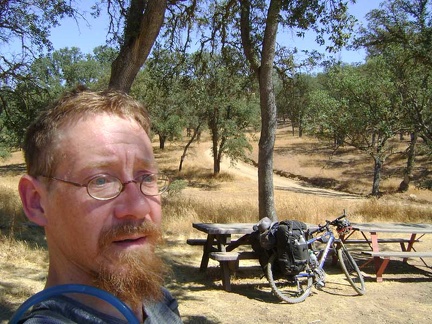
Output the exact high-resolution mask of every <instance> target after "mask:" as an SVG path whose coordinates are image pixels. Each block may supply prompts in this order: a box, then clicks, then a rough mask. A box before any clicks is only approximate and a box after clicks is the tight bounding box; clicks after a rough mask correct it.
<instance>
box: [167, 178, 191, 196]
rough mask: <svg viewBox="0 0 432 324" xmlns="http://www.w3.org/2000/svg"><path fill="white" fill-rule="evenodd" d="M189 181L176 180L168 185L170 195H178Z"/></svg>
mask: <svg viewBox="0 0 432 324" xmlns="http://www.w3.org/2000/svg"><path fill="white" fill-rule="evenodd" d="M187 185H188V183H187V181H186V180H181V179H180V180H174V181H173V182H171V183H170V185H169V187H168V196H170V197H172V196H177V195H179V194H180V193H181V192H182V190H183V189H185V188H186V187H187Z"/></svg>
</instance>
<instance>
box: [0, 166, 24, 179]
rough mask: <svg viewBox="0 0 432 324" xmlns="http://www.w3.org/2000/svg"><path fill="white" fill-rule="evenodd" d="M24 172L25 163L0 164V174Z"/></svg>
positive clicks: (11, 175)
mask: <svg viewBox="0 0 432 324" xmlns="http://www.w3.org/2000/svg"><path fill="white" fill-rule="evenodd" d="M25 172H26V165H25V163H15V164H8V165H2V166H0V176H2V177H3V176H10V177H14V176H18V175H22V174H24V173H25Z"/></svg>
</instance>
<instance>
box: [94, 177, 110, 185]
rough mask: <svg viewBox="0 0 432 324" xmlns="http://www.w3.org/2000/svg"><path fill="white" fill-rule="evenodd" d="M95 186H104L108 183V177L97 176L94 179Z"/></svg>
mask: <svg viewBox="0 0 432 324" xmlns="http://www.w3.org/2000/svg"><path fill="white" fill-rule="evenodd" d="M92 182H93V184H94V185H95V186H103V185H105V184H106V183H107V179H106V178H104V177H99V178H95V179H93V180H92Z"/></svg>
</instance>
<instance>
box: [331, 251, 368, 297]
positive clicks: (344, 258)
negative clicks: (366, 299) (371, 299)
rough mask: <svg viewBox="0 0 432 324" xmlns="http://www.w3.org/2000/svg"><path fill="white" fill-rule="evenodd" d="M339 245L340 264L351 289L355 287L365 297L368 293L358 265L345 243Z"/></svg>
mask: <svg viewBox="0 0 432 324" xmlns="http://www.w3.org/2000/svg"><path fill="white" fill-rule="evenodd" d="M338 244H340V247H339V248H338V249H337V253H338V258H339V263H340V265H341V267H342V270H343V272H344V273H345V276H346V277H347V279H348V281H349V283H350V285H351V287H353V288H354V290H355V291H356V292H357V293H358V294H359V295H364V293H365V292H366V290H365V283H364V279H363V275H362V274H361V272H360V269H359V267H358V265H357V263H356V262H355V260H354V258H353V257H352V256H351V254H350V253H349V251H348V250H347V248H346V247H345V245H343V243H338Z"/></svg>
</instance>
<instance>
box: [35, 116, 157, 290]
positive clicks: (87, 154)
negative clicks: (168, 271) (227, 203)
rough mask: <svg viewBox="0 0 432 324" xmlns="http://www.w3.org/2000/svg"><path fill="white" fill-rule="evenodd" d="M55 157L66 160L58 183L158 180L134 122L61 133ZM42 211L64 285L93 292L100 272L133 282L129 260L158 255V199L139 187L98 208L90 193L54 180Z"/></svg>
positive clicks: (100, 120) (108, 119)
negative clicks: (148, 177) (90, 286)
mask: <svg viewBox="0 0 432 324" xmlns="http://www.w3.org/2000/svg"><path fill="white" fill-rule="evenodd" d="M56 152H57V153H58V154H61V157H60V163H59V165H58V167H57V169H56V171H55V174H54V176H55V177H57V178H60V179H64V180H69V181H73V182H77V183H81V184H86V183H87V182H88V180H89V179H90V178H92V177H93V176H95V175H97V174H109V175H113V176H115V177H117V178H118V179H120V180H121V182H127V181H129V180H132V179H135V178H136V177H138V176H139V175H142V174H148V173H156V172H157V168H156V164H155V161H154V155H153V151H152V146H151V142H150V139H149V137H148V135H147V134H146V132H145V131H144V130H143V129H142V128H141V127H139V125H138V124H137V123H136V122H134V121H131V120H127V119H123V118H120V117H115V116H109V115H106V114H103V115H97V116H91V117H88V118H87V119H85V120H81V121H79V122H78V123H77V124H75V125H72V126H67V127H65V129H63V130H61V135H60V140H59V144H58V146H57V148H56ZM41 204H42V208H43V210H44V214H45V217H46V225H45V232H46V236H47V241H48V245H49V252H50V270H53V271H54V272H55V273H56V276H58V277H60V278H61V279H60V281H62V282H63V283H66V282H64V281H65V280H66V281H67V277H69V278H70V281H71V282H78V283H87V284H91V282H89V281H91V280H94V276H95V274H97V273H100V272H101V269H103V271H105V272H108V273H114V274H116V275H119V276H122V275H123V276H128V273H129V271H130V270H131V269H130V265H129V264H128V263H126V262H124V260H127V259H131V256H137V257H139V256H150V255H153V254H154V253H153V249H154V245H155V244H156V243H157V240H158V238H159V236H158V235H157V234H159V232H158V231H154V228H157V229H159V228H160V223H161V206H160V197H159V196H152V197H149V196H144V195H143V194H142V193H141V191H140V189H139V184H135V183H130V184H127V185H126V187H125V188H124V191H123V192H122V193H121V194H120V195H119V196H118V197H116V198H114V199H112V200H108V201H100V200H96V199H94V198H92V197H90V196H89V195H88V193H87V190H86V188H85V187H76V186H73V185H70V184H66V183H63V182H60V181H55V180H53V182H52V183H51V185H50V187H49V189H48V190H47V191H46V195H43V196H42V197H41ZM148 224H150V225H152V226H151V229H150V230H147V229H146V228H147V227H148V226H147V225H148ZM143 225H144V228H143V227H140V226H143ZM113 230H114V231H113ZM50 275H51V273H50V274H49V276H50ZM48 279H50V278H48Z"/></svg>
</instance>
